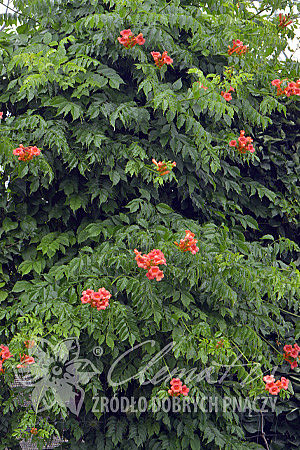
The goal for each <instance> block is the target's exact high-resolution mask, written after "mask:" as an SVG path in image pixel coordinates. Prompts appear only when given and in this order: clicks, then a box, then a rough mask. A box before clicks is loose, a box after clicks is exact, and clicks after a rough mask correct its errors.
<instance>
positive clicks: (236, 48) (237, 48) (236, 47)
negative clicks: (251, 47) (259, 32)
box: [228, 39, 248, 55]
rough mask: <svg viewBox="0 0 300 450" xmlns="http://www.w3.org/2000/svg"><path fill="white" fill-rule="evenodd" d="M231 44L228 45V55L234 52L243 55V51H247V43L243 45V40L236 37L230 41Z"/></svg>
mask: <svg viewBox="0 0 300 450" xmlns="http://www.w3.org/2000/svg"><path fill="white" fill-rule="evenodd" d="M232 43H233V46H232V47H230V45H228V55H232V54H233V53H236V54H237V55H243V54H244V53H247V51H248V47H247V45H243V42H242V41H240V40H239V39H237V40H236V41H235V40H233V41H232Z"/></svg>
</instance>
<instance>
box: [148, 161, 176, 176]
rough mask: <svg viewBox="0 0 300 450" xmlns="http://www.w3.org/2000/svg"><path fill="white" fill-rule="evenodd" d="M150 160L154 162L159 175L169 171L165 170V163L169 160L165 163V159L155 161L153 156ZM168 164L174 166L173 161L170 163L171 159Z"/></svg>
mask: <svg viewBox="0 0 300 450" xmlns="http://www.w3.org/2000/svg"><path fill="white" fill-rule="evenodd" d="M152 162H153V164H155V166H156V169H157V171H158V173H159V175H160V176H162V175H166V174H167V173H170V171H169V170H166V169H167V164H168V163H169V161H168V163H166V162H165V161H159V162H157V161H156V160H155V159H154V158H153V159H152ZM170 164H171V165H172V167H175V166H176V162H175V161H174V162H172V163H171V161H170Z"/></svg>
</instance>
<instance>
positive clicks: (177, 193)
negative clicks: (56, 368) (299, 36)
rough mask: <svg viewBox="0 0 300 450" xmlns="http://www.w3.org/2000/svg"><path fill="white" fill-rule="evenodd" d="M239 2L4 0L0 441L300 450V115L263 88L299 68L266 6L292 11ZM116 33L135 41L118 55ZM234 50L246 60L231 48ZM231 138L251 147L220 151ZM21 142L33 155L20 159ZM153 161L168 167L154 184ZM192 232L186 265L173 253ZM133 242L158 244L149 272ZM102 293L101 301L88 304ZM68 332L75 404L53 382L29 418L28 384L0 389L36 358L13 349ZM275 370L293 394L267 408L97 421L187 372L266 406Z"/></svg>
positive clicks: (200, 382)
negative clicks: (76, 374) (288, 352)
mask: <svg viewBox="0 0 300 450" xmlns="http://www.w3.org/2000/svg"><path fill="white" fill-rule="evenodd" d="M251 3H252V2H236V1H234V2H226V1H223V0H218V1H215V0H214V1H212V0H209V1H206V2H201V1H197V2H195V1H180V0H173V1H170V2H169V3H166V2H165V1H164V0H162V1H157V0H148V1H137V0H133V1H130V0H128V1H127V0H126V1H116V2H115V1H114V0H111V1H100V0H99V1H98V0H53V1H50V0H31V1H30V2H24V1H23V0H15V1H14V8H15V9H16V10H18V13H13V12H12V11H9V13H7V14H6V16H5V17H3V22H5V23H6V24H7V27H6V28H5V29H4V31H2V34H1V36H0V67H1V77H0V83H1V88H0V92H1V95H0V103H1V111H2V112H3V119H2V120H1V125H0V126H1V136H0V165H1V168H2V171H1V185H0V189H1V198H0V211H1V226H0V236H1V242H0V248H1V253H0V277H1V279H0V282H1V285H0V287H1V290H0V302H1V303H0V319H1V325H0V344H2V345H7V346H9V350H10V352H11V353H12V354H13V355H14V357H11V358H9V359H7V360H6V361H5V362H4V363H3V367H4V368H5V371H4V373H0V379H1V387H2V389H1V393H0V406H1V415H0V432H1V439H0V449H4V448H5V447H9V448H19V447H18V445H19V444H18V441H19V440H20V439H21V438H23V437H24V436H25V438H30V437H31V435H32V434H34V433H32V432H30V430H32V429H35V428H36V430H37V435H36V437H35V439H36V440H37V441H39V440H40V439H39V437H43V436H44V437H45V438H47V437H49V436H51V435H53V433H55V430H57V431H58V432H59V433H60V434H63V435H64V437H66V439H68V441H69V443H68V444H65V445H66V448H74V449H78V448H82V449H95V448H99V449H102V448H103V449H104V448H105V449H110V448H122V449H135V448H149V449H150V448H151V449H158V448H172V449H177V448H178V449H180V448H192V449H199V448H203V449H219V448H224V449H244V448H245V449H249V448H254V449H258V448H264V446H266V445H269V448H272V449H279V448H298V446H299V445H300V435H299V431H298V432H297V431H296V426H295V424H296V423H297V421H298V420H299V408H298V409H297V400H299V397H300V385H299V379H297V370H298V369H297V368H296V369H294V370H292V369H291V368H290V367H289V364H288V363H287V362H286V361H284V360H283V346H284V345H286V344H294V342H296V341H297V339H299V336H300V326H299V315H298V313H299V293H300V272H299V269H298V267H299V262H300V261H299V258H298V259H297V254H298V252H299V251H300V248H299V246H298V245H297V242H296V236H297V233H298V230H299V212H300V200H299V178H300V174H299V147H300V139H299V136H300V133H299V124H300V118H299V110H300V108H299V96H296V95H294V96H291V97H287V96H284V95H283V96H277V95H276V87H275V86H272V85H271V82H272V80H274V79H284V78H288V80H289V81H296V80H297V78H299V76H300V70H299V66H300V65H299V63H297V62H295V61H293V60H289V59H286V60H281V59H280V58H279V55H281V53H282V51H283V50H285V49H286V48H287V45H288V44H287V38H288V37H290V38H291V37H293V36H294V31H293V30H294V28H295V23H296V21H295V19H294V20H293V22H292V24H290V25H289V26H287V27H280V26H278V25H279V24H280V22H279V20H278V14H277V13H276V10H277V9H278V8H284V7H285V6H293V4H294V2H293V1H286V0H284V1H279V0H270V1H262V2H260V7H259V9H258V10H257V11H254V9H255V8H254V9H253V7H252V8H250V6H251ZM17 19H18V26H17V28H16V30H11V29H10V28H9V25H12V24H15V23H16V21H17ZM124 29H131V30H132V32H133V33H134V35H135V36H137V35H138V34H139V33H142V34H143V37H144V39H145V43H143V44H142V45H135V46H134V47H132V48H126V47H125V46H124V45H122V44H121V43H120V42H118V39H117V38H118V37H120V32H121V31H122V30H124ZM236 39H239V40H241V41H242V42H243V44H245V45H247V47H248V50H247V51H245V53H244V54H241V55H238V54H235V53H233V54H232V55H229V54H228V46H232V41H233V40H236ZM163 51H167V53H168V56H169V57H170V58H172V60H173V62H172V64H164V65H163V66H162V67H161V68H159V67H158V66H157V65H155V64H154V58H153V57H152V56H153V55H151V52H161V53H162V52H163ZM199 82H200V83H199ZM201 86H204V88H207V89H204V88H203V87H201ZM230 86H231V87H232V88H233V89H234V91H231V95H232V100H229V101H227V100H226V99H225V97H224V96H223V95H221V91H224V92H227V91H228V90H229V88H230ZM241 130H245V133H246V136H251V138H252V139H253V145H254V148H255V152H254V153H251V154H249V153H247V154H241V153H239V152H238V151H237V150H236V149H235V148H233V147H230V146H229V145H228V143H229V142H230V141H231V140H235V139H237V138H238V137H239V135H240V131H241ZM20 144H22V145H24V147H28V146H36V147H38V149H40V150H41V152H40V154H39V155H38V154H37V156H34V157H33V158H32V159H31V160H29V161H27V160H26V161H22V160H19V159H18V157H17V156H16V155H14V154H13V149H16V148H17V147H18V146H19V145H20ZM153 158H155V159H156V160H157V161H166V162H167V161H170V162H176V166H173V168H172V170H170V172H169V173H168V174H166V175H161V176H160V175H159V174H158V173H157V170H156V168H155V167H156V166H155V165H153V164H152V159H153ZM185 230H191V232H192V233H194V234H195V239H196V240H197V241H198V242H197V246H198V248H199V251H198V252H196V254H191V253H190V252H180V249H179V248H178V246H176V244H174V241H176V242H179V241H180V239H183V238H184V233H185ZM134 249H137V250H138V251H140V252H141V253H142V254H147V253H149V252H151V251H152V250H153V249H159V250H160V251H161V252H162V253H163V255H164V257H165V259H166V265H162V266H160V269H161V270H163V274H164V277H163V278H162V279H161V281H157V280H156V279H148V278H147V277H146V272H145V270H144V269H142V268H141V267H138V265H137V261H136V260H135V256H136V255H135V253H134ZM102 287H104V288H105V289H106V290H108V291H109V292H110V293H111V298H110V300H109V307H107V308H106V309H103V310H99V311H98V310H97V309H96V308H91V307H90V305H85V304H82V302H81V301H80V298H81V296H82V292H83V291H84V290H86V289H93V290H95V291H98V289H100V288H102ZM75 337H77V338H78V343H79V346H80V355H78V357H79V358H86V359H88V360H89V361H90V362H91V363H92V365H93V366H90V367H89V369H88V368H87V367H85V369H86V370H82V373H85V375H82V378H80V382H81V387H82V388H83V389H84V392H85V398H84V405H83V406H82V408H80V410H79V411H77V410H76V408H73V411H71V412H70V409H71V407H70V408H69V409H68V408H67V407H66V403H64V401H62V400H61V399H60V398H59V395H57V396H56V397H53V396H54V392H55V391H53V392H52V393H51V392H47V393H46V394H45V395H41V398H40V399H39V401H43V402H44V404H45V405H48V406H49V405H50V407H49V408H45V410H44V411H41V412H38V413H37V414H36V413H35V412H34V410H33V408H32V407H30V408H22V407H21V406H20V403H19V400H18V398H19V397H18V395H19V392H20V391H22V392H23V393H25V394H26V393H28V394H30V393H31V392H32V388H26V389H24V388H22V389H19V390H18V389H12V388H11V383H12V381H13V379H14V374H15V373H16V372H17V369H16V365H17V364H18V363H20V358H19V356H18V355H19V354H21V355H24V354H25V353H26V354H31V353H30V352H32V354H33V356H34V348H35V347H33V348H32V349H28V350H27V349H26V348H25V347H24V342H25V341H28V340H34V341H35V343H37V344H38V343H39V342H43V341H42V339H47V342H48V341H49V342H51V344H52V345H53V348H52V350H51V351H53V352H54V353H55V351H56V350H55V345H60V343H61V342H62V340H63V339H66V338H75ZM150 340H153V342H152V343H151V342H149V341H150ZM145 341H147V343H146V344H145ZM171 342H173V343H174V347H173V348H172V349H171V350H170V351H169V352H168V353H166V354H165V355H164V358H161V359H159V358H158V359H157V362H156V363H155V364H149V365H148V367H146V366H147V364H148V363H149V361H151V360H153V358H154V357H155V355H157V354H158V353H159V352H160V351H161V350H162V349H164V348H165V346H166V345H167V344H169V343H171ZM219 342H221V343H222V345H218V344H219ZM138 344H142V345H140V346H138V347H137V348H136V349H135V350H134V352H131V353H129V356H128V357H127V358H123V359H122V360H120V362H119V363H118V365H117V366H116V368H115V370H114V372H113V377H112V378H113V381H114V382H115V383H117V382H118V381H119V382H121V381H122V380H129V381H126V382H124V383H122V384H121V385H120V386H114V385H112V384H110V383H109V380H108V372H109V369H110V367H111V366H112V364H113V362H114V361H115V360H116V359H117V358H118V357H119V356H121V355H122V354H123V353H124V352H126V351H128V350H130V349H131V348H132V347H133V346H137V345H138ZM99 346H101V347H102V349H103V354H98V355H97V352H95V350H94V349H95V348H96V347H99ZM48 350H49V349H48ZM36 359H37V358H36ZM237 361H238V363H237ZM35 366H38V359H37V362H36V364H32V365H30V369H31V370H36V369H34V367H35ZM165 366H167V369H164V368H165ZM276 366H278V368H277V371H276V377H277V376H284V377H286V378H288V379H289V381H290V383H289V388H288V390H287V391H284V392H280V395H279V396H278V397H279V398H278V401H277V403H276V410H275V412H274V413H273V414H263V413H261V414H256V415H252V416H251V415H250V417H249V415H248V416H247V414H239V413H238V412H235V411H232V410H230V409H229V410H228V411H227V412H224V411H221V410H220V411H212V412H210V413H207V412H203V411H201V410H198V411H196V412H191V413H182V414H180V413H176V412H163V411H159V412H157V413H156V412H152V411H147V412H144V413H138V412H134V411H130V410H127V412H126V413H121V412H117V413H112V412H110V413H101V412H93V411H92V410H93V405H94V400H93V399H94V398H95V396H99V397H101V396H106V397H108V398H111V397H113V396H114V395H116V396H127V397H129V398H130V397H132V396H133V397H136V398H138V397H142V396H144V397H146V399H147V400H148V401H150V400H151V398H154V397H155V396H158V397H160V398H162V397H164V396H168V393H167V391H168V389H169V387H170V386H169V385H170V379H171V378H172V377H176V376H179V375H180V373H182V375H181V376H179V377H180V378H181V379H182V380H183V382H184V383H185V384H186V385H187V386H188V388H189V395H190V396H191V397H196V396H198V397H199V398H201V397H203V396H214V397H216V398H219V399H222V398H223V397H224V396H227V397H230V398H233V397H243V398H245V399H246V398H248V397H250V398H256V397H259V396H266V395H268V394H266V390H265V383H264V382H263V376H264V375H266V374H270V373H271V371H272V370H273V368H274V367H276ZM91 367H93V369H91ZM145 367H146V369H144V370H142V369H143V368H145ZM211 367H213V368H214V370H212V371H211V378H210V379H207V377H206V378H205V377H204V376H203V375H202V377H200V378H199V377H198V378H197V376H196V375H197V374H200V373H203V370H204V369H205V368H211ZM176 368H177V369H176ZM81 369H82V368H81ZM192 369H195V371H194V375H193V373H192V375H191V373H190V372H191V370H192ZM92 370H97V374H96V373H92ZM159 370H161V372H160V376H159V377H157V373H158V372H159ZM87 371H88V372H87ZM89 371H91V372H89ZM181 371H182V372H181ZM136 374H138V376H136ZM195 374H196V375H195ZM162 375H164V376H162ZM155 377H156V378H155ZM208 378H209V377H208ZM151 379H152V381H153V380H155V379H156V380H157V379H161V382H159V383H157V382H156V383H154V382H152V383H151V382H149V380H151ZM218 380H219V381H218ZM220 380H221V381H220ZM145 381H146V383H144V384H143V382H145ZM37 403H39V402H37ZM75 403H76V402H75ZM77 406H78V404H77ZM76 412H78V414H76Z"/></svg>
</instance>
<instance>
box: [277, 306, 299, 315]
mask: <svg viewBox="0 0 300 450" xmlns="http://www.w3.org/2000/svg"><path fill="white" fill-rule="evenodd" d="M278 309H280V311H283V312H285V313H287V314H291V315H292V316H295V317H300V316H299V315H298V314H294V313H291V312H289V311H286V310H285V309H282V308H279V307H278Z"/></svg>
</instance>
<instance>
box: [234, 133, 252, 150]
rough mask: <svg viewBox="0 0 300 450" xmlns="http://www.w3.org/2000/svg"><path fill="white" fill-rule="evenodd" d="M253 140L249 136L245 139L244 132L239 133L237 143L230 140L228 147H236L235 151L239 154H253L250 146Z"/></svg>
mask: <svg viewBox="0 0 300 450" xmlns="http://www.w3.org/2000/svg"><path fill="white" fill-rule="evenodd" d="M252 142H253V139H251V137H250V136H247V137H245V131H244V130H241V131H240V137H239V138H238V142H237V141H236V140H232V141H230V142H229V145H230V147H236V149H237V150H238V151H239V152H240V153H247V152H250V153H254V152H255V149H254V147H253V145H252Z"/></svg>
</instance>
